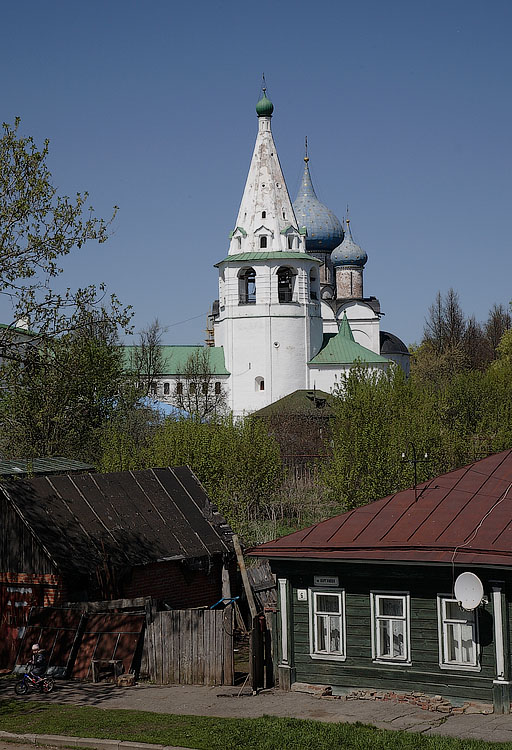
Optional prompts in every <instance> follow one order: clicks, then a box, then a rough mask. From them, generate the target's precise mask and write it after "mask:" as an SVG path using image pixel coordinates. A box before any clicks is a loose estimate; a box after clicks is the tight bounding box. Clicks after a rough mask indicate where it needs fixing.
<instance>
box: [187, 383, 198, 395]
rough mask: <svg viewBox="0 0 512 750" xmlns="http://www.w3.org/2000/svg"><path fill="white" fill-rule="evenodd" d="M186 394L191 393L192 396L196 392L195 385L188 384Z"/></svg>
mask: <svg viewBox="0 0 512 750" xmlns="http://www.w3.org/2000/svg"><path fill="white" fill-rule="evenodd" d="M188 392H189V393H192V394H194V393H195V392H196V384H195V383H190V385H189V387H188Z"/></svg>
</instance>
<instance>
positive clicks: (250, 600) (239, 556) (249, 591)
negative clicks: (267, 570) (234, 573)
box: [233, 534, 258, 624]
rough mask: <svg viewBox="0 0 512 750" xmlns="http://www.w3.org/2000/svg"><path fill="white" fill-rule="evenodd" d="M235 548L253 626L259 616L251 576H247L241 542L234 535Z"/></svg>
mask: <svg viewBox="0 0 512 750" xmlns="http://www.w3.org/2000/svg"><path fill="white" fill-rule="evenodd" d="M233 547H234V548H235V552H236V559H237V561H238V567H239V568H240V573H241V574H242V581H243V584H244V589H245V595H246V597H247V603H248V605H249V612H250V613H251V624H252V621H253V620H254V618H255V617H256V615H257V614H258V610H257V608H256V602H255V601H254V596H253V593H252V588H251V584H250V583H249V576H248V575H247V568H246V567H245V562H244V557H243V555H242V548H241V547H240V542H239V541H238V537H237V535H236V534H234V535H233Z"/></svg>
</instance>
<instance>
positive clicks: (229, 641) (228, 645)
mask: <svg viewBox="0 0 512 750" xmlns="http://www.w3.org/2000/svg"><path fill="white" fill-rule="evenodd" d="M222 614H223V617H222V634H223V645H222V649H223V652H224V653H223V656H224V664H223V670H222V671H223V675H222V677H223V680H222V684H223V685H233V682H234V678H235V671H234V670H235V667H234V658H233V626H234V612H233V607H227V608H226V609H225V610H224V612H223V613H222Z"/></svg>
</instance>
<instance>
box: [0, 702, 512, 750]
mask: <svg viewBox="0 0 512 750" xmlns="http://www.w3.org/2000/svg"><path fill="white" fill-rule="evenodd" d="M0 730H3V731H8V732H14V733H19V734H27V733H34V734H58V735H69V736H75V737H96V738H101V739H117V740H130V741H132V742H150V743H156V744H160V745H177V746H182V747H189V748H198V750H369V749H370V748H371V750H484V748H492V750H498V749H499V748H501V749H502V750H505V748H508V750H512V743H490V742H483V741H475V740H459V739H451V738H445V737H425V736H423V735H421V734H415V733H409V732H398V731H397V732H394V731H387V730H381V729H376V728H375V727H371V726H367V725H365V724H360V723H356V724H341V723H340V724H331V723H323V722H319V721H310V720H304V719H282V718H277V717H272V716H264V717H262V718H258V719H221V718H216V717H206V716H179V715H174V714H155V713H150V712H149V711H128V710H125V709H116V710H112V709H101V708H93V707H91V706H69V705H59V704H43V703H39V702H35V701H34V702H30V701H25V700H13V701H3V702H1V703H0Z"/></svg>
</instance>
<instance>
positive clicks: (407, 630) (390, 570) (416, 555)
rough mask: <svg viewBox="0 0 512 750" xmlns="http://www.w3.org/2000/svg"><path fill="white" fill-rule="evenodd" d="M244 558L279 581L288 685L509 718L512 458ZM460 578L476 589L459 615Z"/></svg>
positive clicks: (282, 670) (453, 475) (479, 465)
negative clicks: (417, 695) (262, 561)
mask: <svg viewBox="0 0 512 750" xmlns="http://www.w3.org/2000/svg"><path fill="white" fill-rule="evenodd" d="M249 554H251V555H255V556H259V557H265V558H268V559H269V561H270V564H271V567H272V571H273V572H274V573H275V574H276V578H277V588H278V602H279V605H278V607H279V609H278V614H277V619H278V631H279V642H278V654H279V661H278V665H279V666H278V669H279V676H280V684H281V686H282V687H284V688H285V689H286V688H290V687H291V686H292V684H293V683H295V682H297V683H301V682H302V683H309V684H319V685H330V686H331V687H332V689H333V693H334V694H336V693H338V694H344V693H348V692H350V691H352V690H354V689H376V690H390V691H397V692H412V691H422V692H424V693H426V694H427V695H429V694H430V695H433V694H437V695H442V696H444V697H446V698H448V699H449V700H451V701H452V702H453V703H455V704H457V703H459V702H463V701H465V700H478V701H485V702H494V706H495V710H497V711H505V712H508V711H509V709H510V679H511V673H510V650H511V647H510V644H511V642H512V639H511V628H512V451H510V450H509V451H506V452H504V453H500V454H497V455H494V456H490V457H488V458H485V459H483V460H481V461H477V462H475V463H473V464H471V465H469V466H466V467H463V468H461V469H458V470H457V471H453V472H450V473H448V474H445V475H443V476H439V477H436V478H435V479H433V480H431V481H429V482H426V483H424V484H421V485H419V486H418V487H417V488H416V489H409V490H405V491H403V492H398V493H396V494H394V495H391V496H389V497H385V498H383V499H382V500H378V501H376V502H373V503H370V504H368V505H366V506H363V507H361V508H357V509H356V510H352V511H349V512H347V513H344V514H342V515H340V516H337V517H335V518H330V519H328V520H326V521H323V522H322V523H318V524H316V525H314V526H312V527H310V528H307V529H304V530H302V531H299V532H295V533H293V534H290V535H288V536H286V537H283V538H281V539H278V540H276V541H272V542H268V543H266V544H262V545H260V546H258V547H255V548H253V549H252V550H249ZM461 573H473V574H474V576H473V578H474V579H475V580H478V581H479V582H481V584H482V590H481V592H480V594H479V595H478V597H477V600H476V601H475V603H474V604H467V603H466V602H465V601H464V602H462V603H463V604H464V605H465V607H466V608H463V607H462V606H461V603H460V590H459V592H458V593H457V594H456V587H455V583H456V581H457V580H458V577H459V576H460V574H461ZM461 580H462V579H461Z"/></svg>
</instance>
